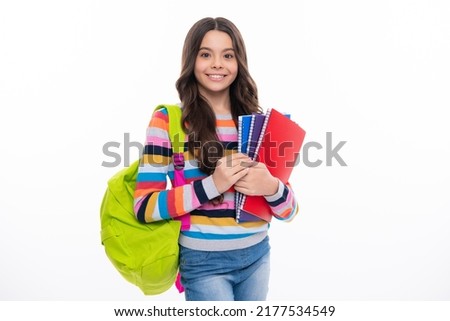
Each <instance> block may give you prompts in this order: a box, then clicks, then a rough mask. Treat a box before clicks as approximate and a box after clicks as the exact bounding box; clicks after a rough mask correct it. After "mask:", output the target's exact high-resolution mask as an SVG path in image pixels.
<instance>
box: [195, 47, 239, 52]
mask: <svg viewBox="0 0 450 321" xmlns="http://www.w3.org/2000/svg"><path fill="white" fill-rule="evenodd" d="M200 50H209V51H213V50H212V49H211V48H208V47H201V48H200V49H199V50H198V51H200ZM230 50H231V51H234V49H233V48H225V49H224V50H222V52H224V51H230Z"/></svg>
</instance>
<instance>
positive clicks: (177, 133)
mask: <svg viewBox="0 0 450 321" xmlns="http://www.w3.org/2000/svg"><path fill="white" fill-rule="evenodd" d="M163 108H165V109H166V110H167V113H168V115H169V138H170V142H171V144H172V162H173V168H174V177H173V180H174V186H181V185H184V184H186V178H185V177H184V154H183V153H184V142H185V139H186V134H185V133H184V130H183V128H182V127H181V114H182V111H181V108H180V106H178V105H159V106H157V107H156V108H155V111H157V110H160V109H163ZM175 220H179V221H181V230H182V231H187V230H189V228H190V227H191V219H190V215H189V214H186V215H183V216H179V217H177V218H175ZM175 286H176V288H177V289H178V292H180V293H182V292H184V287H183V285H182V284H181V275H180V272H178V274H177V278H176V280H175Z"/></svg>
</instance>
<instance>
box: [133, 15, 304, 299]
mask: <svg viewBox="0 0 450 321" xmlns="http://www.w3.org/2000/svg"><path fill="white" fill-rule="evenodd" d="M176 88H177V90H178V93H179V97H180V100H181V105H182V111H183V116H182V122H183V129H184V130H185V132H186V134H187V137H188V139H187V142H186V143H185V147H186V153H185V176H186V184H185V185H183V186H178V187H175V188H172V189H169V190H166V175H172V174H173V170H174V168H173V164H172V161H171V159H170V158H169V157H164V156H163V155H169V151H170V150H171V145H170V141H169V135H168V128H169V126H168V117H167V113H166V112H165V111H157V112H155V113H154V114H153V117H152V119H151V121H150V125H149V127H148V129H147V141H146V145H147V146H148V145H153V148H145V152H144V153H147V154H148V155H149V156H150V157H146V158H145V159H146V160H147V161H146V163H145V162H144V164H143V166H140V168H139V174H138V182H139V183H138V185H137V187H136V191H135V214H136V217H137V219H138V220H140V221H141V222H143V223H145V222H152V221H157V220H161V219H167V218H176V217H179V216H182V215H185V214H186V213H190V220H191V226H190V228H189V230H187V231H182V232H181V234H180V238H179V244H180V274H181V283H182V284H183V286H184V288H185V297H186V300H208V301H214V300H221V301H229V300H252V301H258V300H265V299H266V296H267V292H268V283H269V270H270V267H269V257H270V245H269V239H268V234H267V230H268V227H269V224H268V223H267V222H266V221H262V220H259V221H256V222H244V223H236V220H235V215H236V213H235V206H234V191H239V192H242V193H243V194H246V195H263V196H265V198H266V200H267V202H268V204H269V205H270V206H271V209H272V212H273V215H274V216H275V217H276V218H278V219H281V220H290V219H291V218H292V217H293V216H294V215H295V214H296V212H297V203H296V200H295V198H294V195H293V192H292V190H291V188H290V187H289V185H284V184H283V183H281V181H279V180H278V179H277V178H275V177H273V176H272V175H271V174H270V172H269V171H268V170H267V168H266V166H265V165H264V164H262V163H256V164H254V163H251V165H249V164H250V162H251V160H250V159H249V158H248V156H246V155H244V154H241V153H237V152H236V147H237V128H236V124H237V119H238V116H239V115H246V114H251V113H254V112H261V108H260V107H259V104H258V98H257V89H256V85H255V83H254V81H253V79H252V77H251V76H250V74H249V71H248V67H247V54H246V50H245V45H244V42H243V39H242V37H241V34H240V32H239V30H238V29H237V28H236V26H235V25H234V24H233V23H232V22H230V21H229V20H227V19H224V18H215V19H214V18H204V19H201V20H200V21H198V22H197V23H195V24H194V25H193V26H192V28H191V29H190V31H189V32H188V34H187V36H186V39H185V43H184V48H183V54H182V70H181V75H180V77H179V79H178V80H177V82H176ZM155 146H159V147H160V148H155ZM156 159H157V160H158V162H155V163H153V164H152V163H151V161H152V160H156ZM161 159H162V160H163V161H162V163H163V164H161ZM144 173H145V174H146V175H144ZM149 174H154V175H149ZM172 177H173V176H172ZM174 204H177V206H174ZM178 204H182V206H179V205H178Z"/></svg>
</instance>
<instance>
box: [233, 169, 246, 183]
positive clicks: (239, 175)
mask: <svg viewBox="0 0 450 321" xmlns="http://www.w3.org/2000/svg"><path fill="white" fill-rule="evenodd" d="M248 170H249V169H248V168H244V167H242V169H241V170H239V171H237V172H235V173H234V174H233V180H234V181H235V182H237V181H239V180H240V179H242V178H243V177H244V176H245V175H247V174H248Z"/></svg>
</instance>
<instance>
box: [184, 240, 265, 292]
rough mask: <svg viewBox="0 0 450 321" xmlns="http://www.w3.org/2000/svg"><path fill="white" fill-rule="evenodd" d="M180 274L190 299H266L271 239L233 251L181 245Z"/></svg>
mask: <svg viewBox="0 0 450 321" xmlns="http://www.w3.org/2000/svg"><path fill="white" fill-rule="evenodd" d="M180 274H181V283H182V284H183V286H184V289H185V298H186V301H264V300H266V297H267V292H268V290H269V274H270V245H269V239H268V237H266V238H265V239H264V240H263V241H261V242H260V243H258V244H255V245H253V246H250V247H248V248H245V249H239V250H231V251H197V250H191V249H188V248H186V247H183V246H180Z"/></svg>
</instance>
